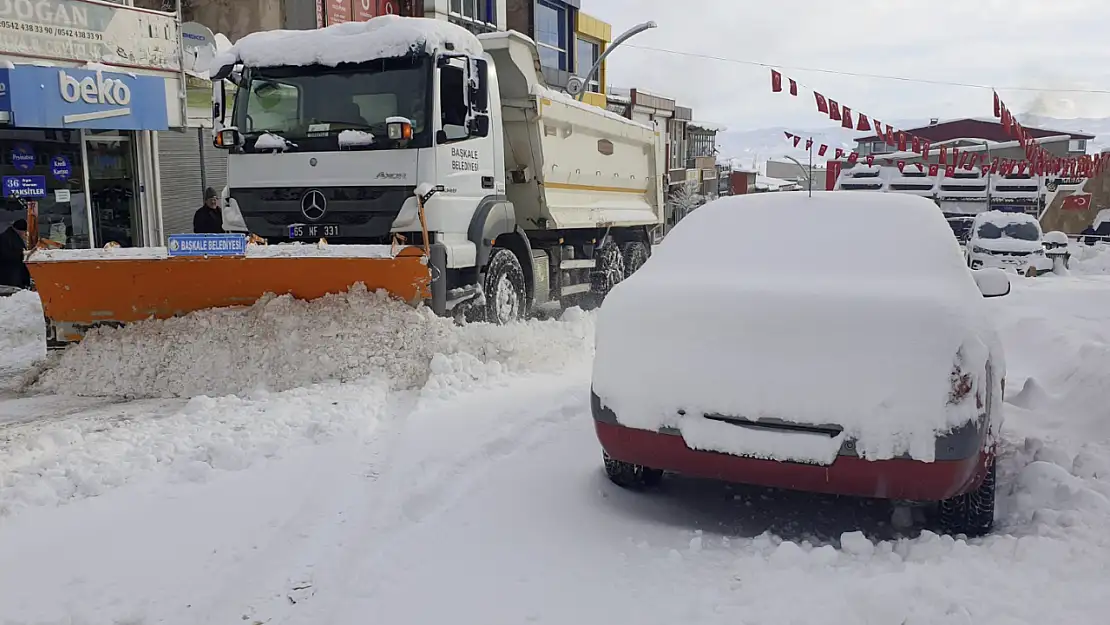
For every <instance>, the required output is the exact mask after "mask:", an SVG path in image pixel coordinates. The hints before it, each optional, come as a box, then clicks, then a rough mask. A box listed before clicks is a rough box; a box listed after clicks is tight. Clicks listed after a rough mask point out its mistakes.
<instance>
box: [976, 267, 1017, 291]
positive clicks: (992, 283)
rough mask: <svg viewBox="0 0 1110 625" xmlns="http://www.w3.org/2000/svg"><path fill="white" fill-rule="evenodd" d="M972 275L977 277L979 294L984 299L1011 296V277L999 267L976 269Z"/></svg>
mask: <svg viewBox="0 0 1110 625" xmlns="http://www.w3.org/2000/svg"><path fill="white" fill-rule="evenodd" d="M971 275H972V276H974V277H975V284H977V285H978V286H979V292H980V293H982V294H983V297H1002V296H1005V295H1009V294H1010V277H1009V276H1007V275H1006V272H1005V271H1002V270H1001V269H998V268H997V267H986V268H984V269H975V270H972V272H971Z"/></svg>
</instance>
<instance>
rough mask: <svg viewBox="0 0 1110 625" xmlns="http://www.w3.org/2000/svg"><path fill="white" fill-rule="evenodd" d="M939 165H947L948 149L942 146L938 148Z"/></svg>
mask: <svg viewBox="0 0 1110 625" xmlns="http://www.w3.org/2000/svg"><path fill="white" fill-rule="evenodd" d="M940 164H941V165H947V164H948V148H947V147H945V146H943V145H942V146H940Z"/></svg>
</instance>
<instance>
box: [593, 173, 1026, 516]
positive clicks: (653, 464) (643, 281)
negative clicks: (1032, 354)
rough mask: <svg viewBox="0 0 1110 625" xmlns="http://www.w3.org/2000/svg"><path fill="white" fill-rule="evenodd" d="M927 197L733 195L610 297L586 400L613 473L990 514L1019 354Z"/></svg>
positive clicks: (1005, 287) (1000, 277)
mask: <svg viewBox="0 0 1110 625" xmlns="http://www.w3.org/2000/svg"><path fill="white" fill-rule="evenodd" d="M1009 291H1010V281H1009V278H1008V277H1007V276H1006V274H1005V272H1003V271H1001V270H999V269H987V270H982V271H968V269H967V267H966V266H965V265H964V263H963V256H962V254H961V251H960V245H959V243H958V242H957V241H956V239H955V238H954V237H953V236H952V231H951V229H950V228H949V227H948V224H947V223H946V221H945V219H944V217H943V216H942V214H941V212H940V211H938V210H937V207H936V204H934V203H933V202H931V201H929V200H927V199H925V198H921V197H916V196H912V195H903V194H894V193H889V194H888V193H867V192H853V191H832V192H815V193H814V194H813V197H812V198H807V197H806V196H805V195H804V194H800V193H767V194H758V195H745V196H735V197H728V198H722V199H719V200H716V201H713V202H711V203H709V204H707V205H705V206H703V207H701V208H700V209H698V210H697V211H695V212H693V213H691V214H690V215H689V216H688V217H686V219H684V220H682V221H681V222H679V224H678V225H677V226H676V227H675V228H674V230H672V231H671V232H670V233H669V234H668V235H667V237H666V238H665V239H664V240H663V243H662V244H661V245H660V246H659V247H658V249H657V250H656V252H655V253H654V254H653V255H652V257H651V259H650V260H648V262H647V263H646V264H645V265H644V266H643V267H642V268H641V269H640V270H639V271H637V272H636V273H635V274H633V275H632V276H630V277H629V278H627V279H626V280H624V281H623V282H621V283H620V284H619V285H617V286H616V287H615V288H614V289H613V290H612V291H611V292H610V293H609V295H608V297H607V298H606V301H605V304H604V305H603V306H602V308H601V310H600V312H599V314H598V318H597V326H596V352H595V357H594V369H593V380H592V388H591V395H592V412H593V418H594V424H595V429H596V433H597V437H598V440H599V441H600V443H601V447H602V449H603V458H604V463H605V469H606V472H607V474H608V476H609V478H610V479H611V480H612V481H613V482H615V483H617V484H618V485H621V486H624V487H631V488H638V487H642V486H645V485H650V484H652V483H655V482H657V481H659V480H660V479H661V478H662V476H663V474H664V472H675V473H680V474H685V475H689V476H693V477H701V478H710V479H720V480H726V481H731V482H737V483H744V484H752V485H760V486H768V487H778V488H787V489H794V490H802V491H810V492H820V493H833V494H839V495H849V496H860V497H874V498H883V499H891V500H900V501H910V502H928V503H930V505H932V504H935V503H936V502H939V506H938V508H939V518H940V521H941V525H942V527H944V528H945V529H946V531H950V532H954V533H958V532H963V533H966V534H969V535H970V534H981V533H984V532H987V531H989V529H990V528H991V526H992V523H993V510H994V488H995V486H994V476H995V463H994V456H995V447H996V443H997V440H998V438H997V437H998V428H999V426H1000V424H1001V419H1000V413H999V410H1000V407H1001V403H1002V388H1003V385H1004V380H1003V378H1004V376H1005V364H1004V360H1003V354H1002V349H1001V345H1000V343H999V340H998V337H997V335H996V333H995V330H994V328H993V326H992V318H991V315H990V314H989V310H988V307H987V305H986V303H985V300H984V297H996V296H1001V295H1006V294H1008V293H1009Z"/></svg>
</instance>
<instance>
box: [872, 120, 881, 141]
mask: <svg viewBox="0 0 1110 625" xmlns="http://www.w3.org/2000/svg"><path fill="white" fill-rule="evenodd" d="M871 127H872V128H874V129H875V135H876V136H877V137H879V139H882V138H883V123H882V122H881V121H879V120H877V119H875V118H874V117H872V118H871Z"/></svg>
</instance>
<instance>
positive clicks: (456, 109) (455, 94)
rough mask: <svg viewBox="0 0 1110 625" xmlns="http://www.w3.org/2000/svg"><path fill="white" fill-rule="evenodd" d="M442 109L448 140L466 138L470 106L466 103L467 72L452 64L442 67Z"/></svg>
mask: <svg viewBox="0 0 1110 625" xmlns="http://www.w3.org/2000/svg"><path fill="white" fill-rule="evenodd" d="M439 75H440V92H439V93H440V96H439V102H440V110H441V112H442V116H443V119H442V121H443V132H444V134H446V135H447V140H448V141H458V140H460V139H466V138H467V137H468V136H469V133H468V132H467V129H466V119H467V117H468V114H469V113H470V107H469V106H468V105H467V103H466V72H465V71H464V70H463V68H461V67H457V66H456V65H454V64H453V62H452V64H451V65H447V66H445V67H443V68H441V69H440V74H439Z"/></svg>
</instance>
